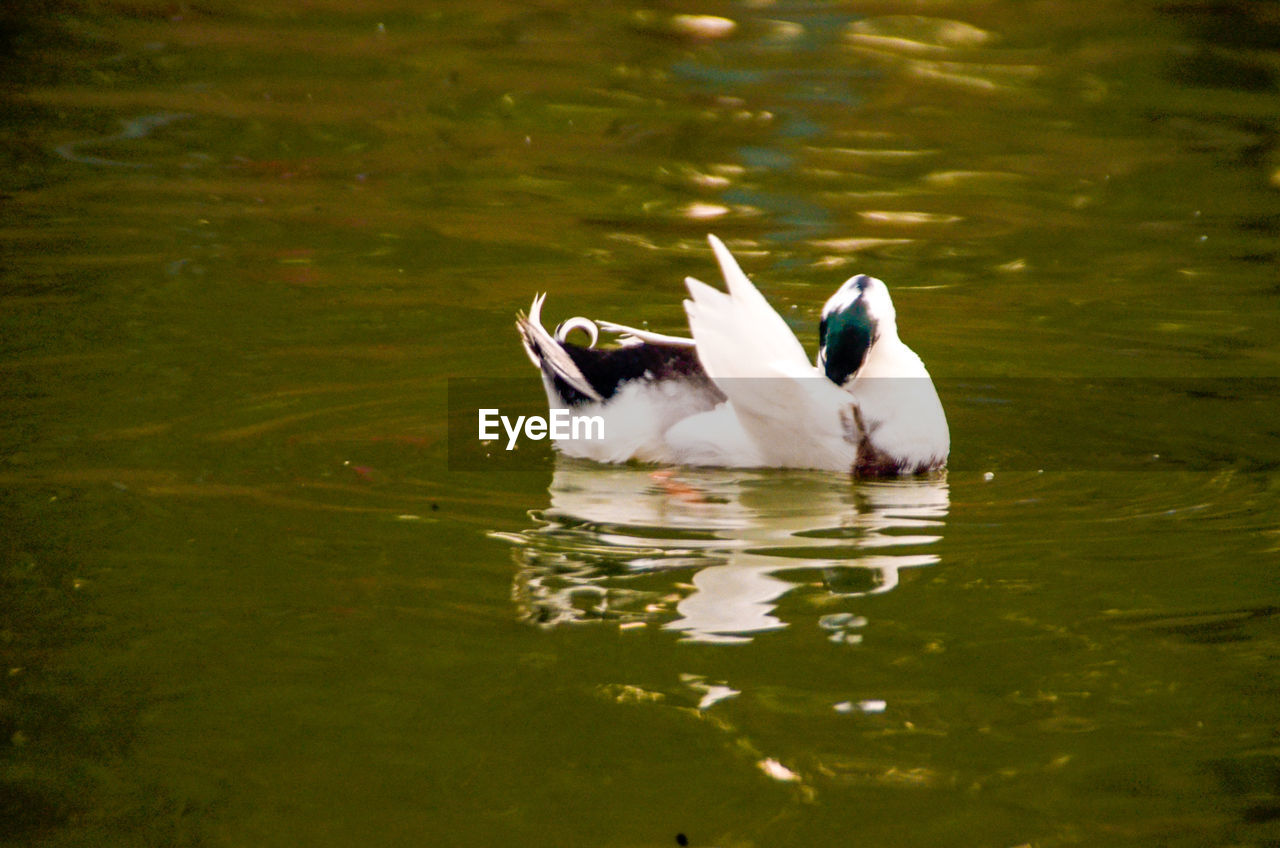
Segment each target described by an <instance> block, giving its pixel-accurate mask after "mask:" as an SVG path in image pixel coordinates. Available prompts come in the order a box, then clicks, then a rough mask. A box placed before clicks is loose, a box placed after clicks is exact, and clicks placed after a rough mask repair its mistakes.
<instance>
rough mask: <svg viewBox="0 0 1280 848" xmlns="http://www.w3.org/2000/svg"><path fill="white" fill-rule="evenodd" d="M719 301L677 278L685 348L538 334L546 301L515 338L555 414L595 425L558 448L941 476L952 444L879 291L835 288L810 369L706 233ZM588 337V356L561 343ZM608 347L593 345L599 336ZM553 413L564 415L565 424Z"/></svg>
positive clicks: (583, 323)
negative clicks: (682, 291)
mask: <svg viewBox="0 0 1280 848" xmlns="http://www.w3.org/2000/svg"><path fill="white" fill-rule="evenodd" d="M708 242H709V243H710V245H711V250H712V253H713V254H714V256H715V260H716V263H717V264H718V266H719V269H720V273H721V275H722V276H723V278H724V282H725V286H726V289H727V291H722V290H720V289H717V288H715V287H713V286H710V285H708V284H706V283H703V282H701V281H699V280H697V279H695V278H693V277H686V278H685V281H684V282H685V286H686V288H687V290H688V293H689V297H688V298H687V299H686V300H685V301H684V310H685V314H686V316H687V317H688V321H689V331H690V336H689V337H683V336H674V335H667V334H664V333H656V332H651V331H649V330H645V329H640V328H637V327H632V326H627V325H625V324H618V323H615V322H612V321H606V320H592V319H588V318H584V317H580V316H578V317H573V318H570V319H568V320H566V321H564V322H562V323H560V324H559V325H557V326H556V328H555V330H554V331H548V330H547V329H546V328H545V327H544V326H543V323H542V308H543V304H544V303H545V301H546V294H545V293H541V294H537V295H536V296H535V297H534V298H533V303H532V305H531V306H530V308H529V311H528V313H527V314H526V313H524V312H520V313H518V314H517V318H516V328H517V330H518V332H519V334H520V339H521V342H522V344H523V346H524V350H525V352H526V354H527V355H528V357H529V360H530V361H531V362H532V363H533V364H534V365H535V366H536V367H537V368H538V370H539V372H540V373H541V377H542V385H543V388H544V390H545V392H546V396H547V401H548V406H549V408H550V410H551V411H552V412H553V413H554V412H555V411H556V410H565V411H566V412H567V414H568V415H571V416H585V417H587V418H588V419H590V420H593V421H599V422H600V424H601V425H602V426H599V427H597V428H595V429H594V430H593V429H592V428H590V427H587V428H583V430H584V432H585V433H586V434H587V435H589V436H591V437H590V438H583V437H581V436H582V433H579V432H578V430H577V428H574V433H575V434H577V435H579V438H561V439H556V440H555V445H556V448H557V449H558V450H559V451H560V452H561V453H563V454H565V455H567V456H572V457H578V458H581V459H587V460H592V461H595V462H602V463H626V462H640V463H656V464H664V465H688V466H712V467H724V468H803V469H817V470H826V471H836V472H841V473H849V474H853V475H855V476H864V477H889V476H905V475H917V474H925V473H930V472H936V471H939V470H941V469H943V468H944V467H945V466H946V463H947V458H948V456H949V454H950V445H951V442H950V432H949V430H948V427H947V419H946V415H945V413H944V412H943V409H942V402H941V400H940V399H939V397H938V393H937V390H936V388H935V387H934V384H933V380H932V378H931V377H930V376H929V372H928V370H927V369H926V368H925V365H924V362H923V361H922V360H921V359H920V357H919V356H918V355H916V353H915V352H914V351H913V350H911V348H909V347H908V346H907V345H906V344H905V343H904V342H903V341H902V340H901V339H900V338H899V337H898V325H897V314H896V312H895V310H894V306H893V300H892V298H891V297H890V296H889V289H888V287H887V286H886V285H885V284H884V282H883V281H881V280H879V279H876V278H875V277H870V276H867V275H865V274H857V275H855V276H853V277H850V278H849V279H848V280H846V281H845V282H844V283H843V284H842V285H841V286H840V287H839V288H838V289H837V290H836V292H835V293H834V294H833V295H831V297H830V298H828V299H827V301H826V303H825V304H824V305H823V307H822V312H821V317H820V321H819V324H818V353H817V356H816V357H815V359H814V360H813V361H812V362H811V361H810V359H809V356H808V354H807V353H806V352H805V349H804V346H803V345H801V343H800V341H799V339H797V338H796V335H795V333H793V332H792V330H791V328H790V327H789V326H788V325H787V323H786V322H785V321H784V320H783V319H782V316H781V315H779V314H778V312H777V311H776V310H775V309H774V308H773V307H772V306H770V305H769V302H768V300H766V299H765V297H764V295H762V294H761V293H760V291H759V289H757V288H756V286H755V285H754V284H753V283H752V282H751V280H750V279H749V278H748V277H747V275H746V274H745V273H744V272H743V271H742V268H741V267H740V266H739V265H738V262H737V260H736V259H734V257H733V254H732V253H730V251H729V249H728V248H727V247H726V246H725V245H724V243H723V242H722V241H721V240H720V239H719V238H717V237H716V236H714V235H710V236H708ZM578 332H581V333H585V334H586V337H587V339H586V344H585V345H583V344H576V343H573V342H571V341H570V336H572V335H574V334H575V333H578ZM605 333H607V334H610V335H613V336H616V339H615V344H613V345H611V346H601V345H600V344H599V342H600V338H601V335H602V334H605ZM562 414H563V413H562Z"/></svg>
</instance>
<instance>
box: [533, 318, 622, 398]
mask: <svg viewBox="0 0 1280 848" xmlns="http://www.w3.org/2000/svg"><path fill="white" fill-rule="evenodd" d="M546 299H547V296H546V295H545V294H539V295H537V296H535V297H534V298H533V304H532V305H531V306H530V307H529V314H528V315H525V314H524V313H523V312H520V313H517V314H516V329H517V330H519V331H520V341H521V342H522V343H523V344H524V351H525V353H527V354H528V355H529V361H530V362H532V363H533V364H534V365H536V366H537V367H538V369H539V370H540V371H542V373H543V375H544V376H546V377H547V378H548V379H549V380H550V381H551V382H552V383H553V384H554V383H555V382H556V381H557V380H559V381H562V382H563V383H567V384H568V385H569V386H570V387H572V388H573V389H574V390H575V391H577V392H579V393H581V394H582V395H585V396H586V397H587V398H589V399H591V400H596V401H598V400H602V397H601V395H600V393H599V392H598V391H596V389H595V387H594V386H592V385H591V381H590V380H588V379H587V378H586V376H585V375H583V373H582V371H581V370H580V369H579V368H578V366H577V364H576V363H575V362H574V361H573V358H572V357H571V356H569V353H568V352H567V351H566V350H565V347H564V339H565V337H567V336H568V334H569V333H570V332H572V331H573V330H577V329H581V330H586V331H587V333H589V334H590V335H591V344H592V346H593V347H594V346H595V342H596V339H597V338H598V337H599V330H598V329H597V328H596V325H595V322H594V321H589V320H588V319H586V318H570V319H569V320H568V321H566V322H565V323H564V324H561V325H560V326H559V327H558V328H557V330H556V335H555V336H552V335H551V334H550V333H548V332H547V329H546V328H545V327H543V326H542V302H543V301H544V300H546Z"/></svg>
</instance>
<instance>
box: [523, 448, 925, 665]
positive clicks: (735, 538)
mask: <svg viewBox="0 0 1280 848" xmlns="http://www.w3.org/2000/svg"><path fill="white" fill-rule="evenodd" d="M550 494H551V504H550V506H549V507H548V508H547V509H546V510H545V511H543V512H541V513H539V514H537V515H536V516H535V517H536V518H537V519H538V521H539V526H537V527H535V528H532V529H530V530H527V531H524V532H521V533H517V534H510V535H507V536H505V538H507V539H508V540H510V541H513V542H516V543H517V545H518V547H517V549H516V558H517V561H518V562H519V563H520V565H521V569H520V573H519V575H518V576H517V579H516V585H515V590H514V597H515V600H516V603H517V604H518V605H519V607H520V610H521V613H522V615H524V616H525V617H526V618H528V619H529V620H531V621H534V622H537V623H540V624H543V625H544V626H555V625H558V624H567V623H572V622H585V621H600V620H611V621H616V622H618V623H619V624H620V625H621V626H623V627H631V626H643V625H644V624H646V623H649V622H662V623H663V626H664V627H665V628H666V629H668V630H674V631H679V632H682V633H683V634H685V637H686V638H688V639H691V640H697V641H717V642H733V641H745V640H748V639H750V638H751V637H752V636H753V635H754V634H757V633H762V632H766V631H769V630H776V629H779V628H783V627H786V626H787V622H785V621H783V620H782V619H781V618H779V617H778V614H777V610H776V606H777V603H778V601H779V599H781V598H782V597H783V596H784V595H788V594H794V595H795V596H799V597H806V598H808V599H809V600H811V601H812V602H813V603H814V604H816V605H818V607H819V608H820V609H821V610H822V611H824V612H826V613H827V615H824V616H822V617H820V619H819V624H820V625H821V626H822V627H824V628H826V629H827V630H830V631H832V633H831V634H830V635H831V636H832V638H835V639H836V640H837V641H856V639H852V640H851V639H849V638H848V635H849V634H847V633H844V632H843V631H844V630H847V629H849V628H850V627H857V626H859V625H860V624H862V623H865V622H863V621H862V620H861V619H858V618H856V617H854V616H852V615H842V614H841V605H840V599H842V598H856V597H861V596H864V595H867V594H874V593H880V592H887V591H890V590H892V589H893V588H894V587H896V586H897V585H898V573H899V571H900V570H901V569H903V568H909V567H914V566H923V565H931V564H933V563H935V562H937V556H936V555H935V554H931V553H924V552H920V551H919V550H918V549H919V548H920V547H921V546H925V545H929V544H931V543H933V542H935V541H937V540H938V539H940V538H941V530H942V523H943V521H944V520H945V518H946V515H947V509H948V507H949V499H948V494H947V485H946V481H945V478H939V477H933V478H918V479H908V480H884V481H863V482H860V483H858V484H856V485H854V486H850V485H833V481H832V478H831V477H830V476H828V475H824V474H814V473H805V472H790V473H783V472H770V471H759V472H740V471H739V472H725V471H716V470H712V469H705V470H698V469H690V470H687V471H682V472H680V473H679V476H678V478H673V477H671V476H665V475H655V474H650V473H648V472H646V471H644V470H641V469H635V468H617V469H603V468H600V467H598V466H588V465H584V464H582V463H578V462H575V461H573V460H566V459H561V460H559V461H558V464H557V468H556V472H555V476H554V477H553V478H552V482H551V487H550Z"/></svg>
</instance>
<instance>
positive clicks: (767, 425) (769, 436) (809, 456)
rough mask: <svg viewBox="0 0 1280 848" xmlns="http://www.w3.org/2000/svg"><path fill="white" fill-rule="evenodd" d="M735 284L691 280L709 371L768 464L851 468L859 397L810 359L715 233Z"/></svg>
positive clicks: (689, 307) (700, 347)
mask: <svg viewBox="0 0 1280 848" xmlns="http://www.w3.org/2000/svg"><path fill="white" fill-rule="evenodd" d="M709 240H710V242H711V247H712V249H713V250H714V251H715V254H716V260H717V261H718V262H719V264H720V271H721V273H722V274H724V278H725V282H726V284H727V285H728V287H729V291H728V292H727V293H726V292H722V291H718V290H717V289H714V288H712V287H711V286H708V285H706V284H705V283H702V282H699V281H698V280H695V279H693V278H688V279H686V280H685V284H686V285H687V286H688V287H689V294H690V296H691V297H690V299H689V300H686V301H685V312H686V313H687V314H688V316H689V328H690V329H691V330H692V331H693V339H694V341H695V342H696V344H697V352H698V359H699V361H700V362H701V363H702V367H703V369H704V370H705V371H706V372H707V375H708V376H709V377H711V379H712V380H713V381H714V382H715V384H716V386H717V387H718V388H719V389H720V390H721V391H722V392H724V394H725V396H726V397H728V399H729V401H730V403H731V404H732V405H733V407H734V409H735V411H736V413H737V418H738V420H739V421H740V422H741V424H742V427H743V428H744V429H745V430H746V431H747V433H748V434H749V435H750V436H751V437H752V439H753V440H754V441H755V442H756V443H757V444H758V445H759V447H760V449H761V451H762V452H763V454H764V456H763V459H764V464H767V465H779V466H792V467H811V468H832V469H837V470H845V471H847V470H849V469H850V468H851V467H852V464H853V462H854V460H855V459H856V457H857V441H858V436H857V433H856V432H852V429H853V421H854V416H853V415H852V409H851V408H852V404H853V398H852V397H851V396H850V395H849V394H848V393H847V392H845V391H843V390H842V389H841V388H840V387H839V386H837V385H836V384H835V383H833V382H831V381H830V380H828V379H826V377H825V376H823V375H822V374H820V373H819V372H818V371H817V370H815V369H814V367H813V366H812V365H810V364H809V358H808V356H807V355H806V354H805V352H804V348H803V347H802V346H801V344H800V342H799V340H798V339H796V337H795V334H794V333H792V332H791V328H790V327H788V326H787V324H786V322H785V321H783V320H782V316H780V315H778V313H777V312H775V311H774V309H773V307H771V306H770V305H769V302H768V301H766V300H765V299H764V295H762V294H760V292H759V290H757V289H756V287H755V286H754V285H752V283H751V281H750V280H749V279H747V275H746V274H744V273H743V272H742V269H741V268H739V267H738V263H737V262H736V261H735V260H734V258H733V256H732V255H731V254H730V253H729V250H728V248H726V247H725V246H724V244H723V243H721V241H720V240H719V239H717V238H716V237H715V236H710V237H709Z"/></svg>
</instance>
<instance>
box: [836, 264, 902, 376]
mask: <svg viewBox="0 0 1280 848" xmlns="http://www.w3.org/2000/svg"><path fill="white" fill-rule="evenodd" d="M886 334H894V335H896V334H897V319H896V316H895V313H894V309H893V301H892V300H891V299H890V298H889V289H888V287H887V286H885V284H884V283H883V282H881V281H880V280H877V279H876V278H875V277H868V276H867V275H866V274H859V275H858V276H856V277H851V278H849V280H847V281H846V282H845V284H844V285H843V286H841V287H840V289H839V291H837V292H836V293H835V294H833V295H831V297H830V298H829V299H828V300H827V302H826V305H825V306H823V307H822V322H821V323H820V324H819V325H818V367H819V368H820V369H822V371H823V372H824V373H825V374H826V375H827V378H828V379H830V380H831V381H832V382H834V383H836V384H837V385H841V386H843V385H844V384H845V383H846V382H848V380H849V378H850V377H852V376H853V375H854V374H855V373H857V371H858V369H859V368H861V367H862V363H863V362H865V361H866V359H867V355H868V354H869V353H870V352H871V348H872V347H873V346H874V345H875V343H876V341H877V340H879V339H880V338H881V337H882V336H884V335H886Z"/></svg>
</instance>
